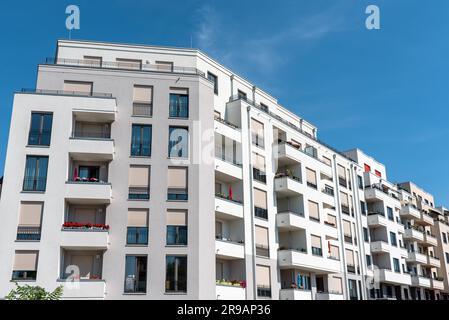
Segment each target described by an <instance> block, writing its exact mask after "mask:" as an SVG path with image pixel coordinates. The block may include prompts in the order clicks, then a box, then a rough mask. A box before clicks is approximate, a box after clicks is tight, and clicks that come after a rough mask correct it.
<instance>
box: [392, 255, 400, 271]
mask: <svg viewBox="0 0 449 320" xmlns="http://www.w3.org/2000/svg"><path fill="white" fill-rule="evenodd" d="M393 267H394V272H398V273H401V266H400V264H399V259H396V258H393Z"/></svg>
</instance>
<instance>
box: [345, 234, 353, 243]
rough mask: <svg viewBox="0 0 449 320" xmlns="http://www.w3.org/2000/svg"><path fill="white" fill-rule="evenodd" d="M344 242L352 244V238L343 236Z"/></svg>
mask: <svg viewBox="0 0 449 320" xmlns="http://www.w3.org/2000/svg"><path fill="white" fill-rule="evenodd" d="M344 239H345V242H347V243H352V236H348V235H344Z"/></svg>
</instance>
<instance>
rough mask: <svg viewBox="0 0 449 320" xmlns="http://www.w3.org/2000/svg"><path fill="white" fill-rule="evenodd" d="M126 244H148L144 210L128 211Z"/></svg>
mask: <svg viewBox="0 0 449 320" xmlns="http://www.w3.org/2000/svg"><path fill="white" fill-rule="evenodd" d="M126 244H128V245H147V244H148V211H147V210H144V209H132V210H128V226H127V232H126Z"/></svg>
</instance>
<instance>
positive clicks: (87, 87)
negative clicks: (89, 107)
mask: <svg viewBox="0 0 449 320" xmlns="http://www.w3.org/2000/svg"><path fill="white" fill-rule="evenodd" d="M93 85H94V84H93V83H92V82H84V81H64V89H63V90H64V92H66V93H69V94H73V95H81V96H91V95H92V90H93V89H92V88H93Z"/></svg>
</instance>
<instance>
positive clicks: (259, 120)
mask: <svg viewBox="0 0 449 320" xmlns="http://www.w3.org/2000/svg"><path fill="white" fill-rule="evenodd" d="M55 58H56V59H55V60H54V61H48V62H47V63H46V64H42V65H39V68H38V77H37V84H36V88H37V89H36V90H33V91H31V92H22V93H17V94H16V95H15V99H14V107H13V114H12V119H11V128H10V138H9V143H8V151H7V158H6V166H5V175H4V185H3V191H2V198H1V202H0V215H1V216H2V218H3V220H2V221H3V223H2V232H0V259H1V261H3V263H2V264H1V265H0V296H4V295H5V294H7V292H9V290H10V289H11V288H13V286H14V284H13V282H12V281H11V280H12V278H13V279H14V280H20V281H21V282H26V283H31V284H37V285H41V286H43V287H45V288H47V289H53V288H54V287H56V286H57V285H63V286H64V298H66V299H184V298H185V299H270V298H271V299H288V300H293V299H308V300H343V299H370V298H390V297H396V298H401V299H405V298H410V297H411V295H410V294H409V291H408V290H409V287H410V286H412V285H414V283H415V282H414V281H415V280H413V278H412V276H411V275H410V274H409V273H408V272H407V268H406V267H407V265H408V264H409V262H410V259H412V258H415V257H411V254H410V253H409V252H407V249H405V248H404V242H405V241H406V240H405V238H403V237H404V236H405V233H406V232H407V231H408V230H405V228H404V225H403V224H402V223H401V218H402V215H403V212H406V211H407V210H413V209H410V208H408V207H406V206H405V205H404V204H403V203H401V198H400V192H403V190H398V188H397V187H396V186H395V185H394V184H391V183H389V182H388V181H387V180H386V169H385V167H384V166H383V165H382V164H380V163H378V162H377V161H375V160H374V159H372V158H370V157H368V156H366V155H364V154H363V153H362V152H360V150H353V151H349V152H347V153H345V154H343V153H339V152H337V151H336V150H334V149H332V148H331V147H329V146H327V145H325V144H323V143H322V142H320V141H319V140H318V139H317V128H316V127H314V126H313V125H312V124H310V123H309V122H307V121H306V120H304V119H302V118H299V117H298V116H296V115H294V114H293V113H291V112H289V111H288V110H287V109H285V108H283V107H282V106H280V105H279V104H278V103H277V101H276V99H275V98H273V97H271V96H270V95H269V94H267V93H265V92H264V91H262V90H260V89H259V88H257V87H255V86H254V85H252V84H251V83H249V82H248V81H246V80H245V79H243V78H241V77H239V76H238V75H235V74H233V73H232V72H231V71H230V70H228V69H226V68H225V67H223V66H222V65H220V64H219V63H217V62H215V61H214V60H212V59H211V58H209V57H207V56H206V55H204V54H203V53H202V52H200V51H198V50H193V49H179V48H164V47H150V46H137V45H121V44H111V43H97V42H83V41H59V42H58V48H57V55H56V57H55ZM86 88H88V89H87V91H86ZM97 92H106V93H107V94H99V93H97ZM184 97H187V101H188V114H186V115H182V112H184V111H185V105H183V103H185V102H179V101H181V99H184ZM182 101H185V100H182ZM172 106H174V107H176V108H175V109H176V110H175V109H173V110H174V111H173V112H175V113H176V112H178V113H176V116H173V115H172V114H171V113H169V110H172ZM182 108H184V109H182ZM170 112H171V111H170ZM35 113H39V115H42V114H51V116H52V125H51V140H50V143H49V146H45V145H42V143H41V144H39V143H38V144H37V145H36V143H30V139H31V138H30V136H31V135H32V134H35V132H34V131H33V130H38V133H39V134H42V127H41V128H40V129H39V128H38V129H36V128H35V127H33V126H34V124H35V123H36V121H38V120H36V121H34V120H32V114H35ZM39 119H40V118H39ZM42 121H45V120H42ZM40 123H43V122H40ZM133 125H134V126H133ZM137 125H138V127H137ZM149 126H151V129H148V127H149ZM30 127H33V128H30ZM169 127H173V128H174V129H173V130H178V129H179V130H181V129H182V130H185V128H188V143H187V144H185V145H184V144H182V143H183V140H182V136H181V135H180V136H179V138H180V140H178V141H175V143H170V144H169V140H171V138H172V137H171V136H169ZM180 128H181V129H180ZM39 130H41V131H39ZM135 130H141V131H139V132H140V133H137V134H136V132H137V131H135ZM145 130H151V133H150V134H149V136H150V137H151V138H150V139H149V140H150V141H147V140H148V133H147V132H149V131H145ZM33 132H34V133H33ZM80 132H82V133H83V134H82V137H80V136H79V134H80ZM170 132H175V131H170ZM176 132H181V131H176ZM39 134H38V135H37V136H36V137H37V138H36V139H38V140H39V139H40V138H41V136H40V135H39ZM179 134H181V133H179ZM92 135H93V136H92ZM136 138H139V139H141V140H138V141H137V142H136ZM178 147H179V148H180V150H181V151H179V149H176V148H178ZM186 148H188V152H186V150H187V149H186ZM136 150H137V151H136ZM149 150H151V151H149ZM167 150H169V152H170V153H167ZM172 151H176V152H178V151H179V152H181V154H182V155H181V156H180V157H178V156H179V153H178V156H176V154H175V156H173V154H172ZM136 152H137V153H144V154H143V155H142V154H138V155H136ZM185 152H186V153H185ZM27 156H28V157H30V156H32V157H33V156H34V157H39V156H40V157H48V170H47V174H46V175H45V182H46V186H45V187H44V188H41V187H42V185H40V184H39V183H41V182H39V180H37V181H38V182H36V181H34V180H33V181H32V182H31V184H30V182H29V181H28V180H27V179H28V178H27V179H25V181H24V177H25V176H27V177H28V175H30V174H31V173H32V174H36V172H37V171H38V170H34V171H33V170H30V164H29V163H28V162H27V160H26V159H27ZM35 159H36V158H32V159H30V161H29V162H30V163H34V162H32V161H34V160H35ZM42 163H45V161H44V162H36V166H39V164H42ZM366 165H368V166H369V167H370V169H372V170H368V171H370V172H366V171H367V170H366V168H367V167H366ZM39 170H41V169H39ZM186 170H187V171H186ZM24 172H25V173H24ZM39 172H41V171H39ZM81 172H82V174H87V175H89V177H88V179H89V181H79V178H83V177H82V176H81V175H82V174H81ZM86 172H87V173H86ZM184 172H186V176H183V173H184ZM359 177H360V178H359ZM38 178H40V176H39V177H38ZM91 179H93V180H91ZM360 179H361V180H360ZM142 181H143V182H142ZM145 181H148V184H145ZM360 181H361V184H360ZM45 182H44V183H45ZM142 183H143V184H142ZM30 186H32V188H31V189H32V190H25V189H29V187H30ZM36 186H37V189H40V190H35V189H36ZM376 186H378V187H376ZM385 186H387V187H388V188H387V189H384V187H385ZM33 188H34V189H33ZM42 189H43V190H42ZM180 190H181V191H180ZM30 191H31V192H30ZM142 192H143V193H142ZM179 192H180V193H179ZM214 192H215V195H214ZM186 194H187V195H188V196H186ZM142 195H143V197H142ZM173 195H175V198H172V196H173ZM178 196H179V198H178ZM185 197H187V198H185ZM362 202H363V203H366V204H367V209H368V210H364V207H363V206H362V205H361V203H362ZM36 208H38V209H36ZM388 208H391V210H392V211H391V212H390V209H388ZM36 210H40V211H39V212H40V213H41V216H40V220H39V219H37V220H39V221H38V222H36V221H35V220H36V217H35V215H36V212H37V211H36ZM87 214H90V216H89V215H87ZM416 214H420V213H419V211H418V213H416ZM30 217H31V218H30ZM32 217H34V220H33V219H32ZM82 219H88V220H89V222H91V221H93V222H95V223H93V224H97V225H98V226H97V227H95V226H91V225H89V226H86V225H85V224H84V225H83V226H82V227H80V226H79V225H75V224H73V223H74V222H77V223H80V222H84V221H82ZM74 220H76V221H74ZM423 221H424V220H423ZM169 229H170V231H168V230H169ZM174 230H175V231H174ZM185 230H187V236H186V238H185V239H184V238H183V236H182V234H181V232H185ZM30 232H31V236H30ZM33 232H34V233H33ZM37 232H38V233H39V235H40V236H39V237H37V236H36V233H37ZM366 232H367V239H366V240H367V241H365V233H366ZM214 233H215V238H214ZM390 234H394V235H395V236H394V237H395V239H396V244H394V243H392V240H391V236H390ZM172 236H174V237H175V238H176V239H177V240H176V241H180V242H176V243H175V244H173V243H172V241H173V239H172ZM139 237H142V238H139ZM145 237H146V240H147V241H142V242H140V243H139V241H137V240H136V239H137V238H139V239H145ZM181 238H182V239H183V240H179V239H181ZM422 241H423V242H424V243H427V242H426V240H425V239H423V240H422ZM431 241H432V239H431V240H430V242H431ZM367 256H369V257H370V259H371V261H372V262H373V263H371V264H367ZM395 259H397V261H398V263H399V271H398V270H396V269H395V267H396V264H397V263H396V262H395V261H396V260H395ZM425 259H426V260H425V262H424V261H423V262H422V263H425V264H428V263H435V261H433V260H432V261H428V257H427V256H426V257H425ZM171 262H173V264H171ZM373 264H375V265H377V267H378V269H377V268H376V269H374V268H373ZM73 266H77V267H79V269H80V270H81V274H80V277H81V281H80V282H75V283H70V282H67V281H66V278H67V274H69V273H70V272H71V268H72V267H73ZM24 268H27V269H24ZM133 270H134V271H133ZM13 271H15V272H13ZM370 277H373V278H374V280H375V281H376V284H377V285H378V286H377V287H375V289H374V290H370V289H371V287H370V285H369V281H366V280H367V279H370ZM433 280H435V279H433ZM416 281H418V283H417V284H416V285H417V286H418V287H419V286H421V283H420V282H419V281H420V279H419V278H418V279H417V280H416ZM429 282H430V284H429V288H430V289H432V288H433V287H432V286H433V285H432V281H430V280H429ZM422 285H423V286H427V284H422ZM437 285H440V284H439V283H437ZM440 287H441V285H440ZM376 289H377V291H376ZM424 296H425V295H424ZM424 296H423V297H424ZM429 297H430V296H429Z"/></svg>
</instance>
